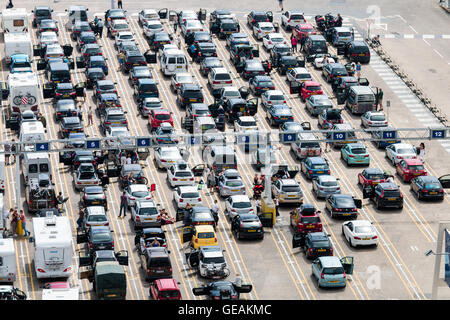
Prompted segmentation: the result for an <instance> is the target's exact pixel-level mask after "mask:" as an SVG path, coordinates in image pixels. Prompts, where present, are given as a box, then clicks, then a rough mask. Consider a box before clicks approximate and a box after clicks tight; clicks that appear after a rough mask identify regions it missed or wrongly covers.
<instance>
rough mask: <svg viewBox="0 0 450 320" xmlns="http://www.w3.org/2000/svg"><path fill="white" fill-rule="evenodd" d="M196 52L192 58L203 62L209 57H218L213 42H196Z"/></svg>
mask: <svg viewBox="0 0 450 320" xmlns="http://www.w3.org/2000/svg"><path fill="white" fill-rule="evenodd" d="M194 46H195V53H194V56H193V57H192V59H193V60H194V61H196V62H201V61H202V60H203V59H205V58H207V57H217V52H216V46H215V45H214V43H212V42H198V43H195V45H194Z"/></svg>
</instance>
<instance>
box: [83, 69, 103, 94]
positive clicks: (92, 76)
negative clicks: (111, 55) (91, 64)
mask: <svg viewBox="0 0 450 320" xmlns="http://www.w3.org/2000/svg"><path fill="white" fill-rule="evenodd" d="M105 78H106V76H105V73H104V72H103V69H102V68H89V69H86V87H87V88H88V89H92V88H93V87H94V83H96V82H97V81H98V80H105Z"/></svg>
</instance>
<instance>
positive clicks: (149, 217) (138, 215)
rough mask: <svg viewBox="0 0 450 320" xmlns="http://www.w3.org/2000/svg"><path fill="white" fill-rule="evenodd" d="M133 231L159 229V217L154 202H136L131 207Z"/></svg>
mask: <svg viewBox="0 0 450 320" xmlns="http://www.w3.org/2000/svg"><path fill="white" fill-rule="evenodd" d="M131 219H132V220H133V222H134V229H138V228H148V227H161V215H160V214H159V210H158V208H157V205H156V203H155V201H154V200H152V199H150V200H145V201H136V204H135V205H134V206H132V207H131Z"/></svg>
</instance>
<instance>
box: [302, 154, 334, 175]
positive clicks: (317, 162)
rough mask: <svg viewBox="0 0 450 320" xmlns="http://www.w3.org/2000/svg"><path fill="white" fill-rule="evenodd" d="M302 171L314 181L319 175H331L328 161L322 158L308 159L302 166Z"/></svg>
mask: <svg viewBox="0 0 450 320" xmlns="http://www.w3.org/2000/svg"><path fill="white" fill-rule="evenodd" d="M301 171H302V172H303V173H304V174H305V175H306V177H307V178H308V179H312V178H314V177H317V176H319V175H326V174H328V175H329V174H330V167H329V166H328V161H327V160H326V159H324V158H322V157H308V158H306V159H305V161H303V162H302V164H301Z"/></svg>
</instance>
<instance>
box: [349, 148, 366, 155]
mask: <svg viewBox="0 0 450 320" xmlns="http://www.w3.org/2000/svg"><path fill="white" fill-rule="evenodd" d="M352 153H354V154H366V153H367V151H366V149H365V148H353V149H352Z"/></svg>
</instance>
